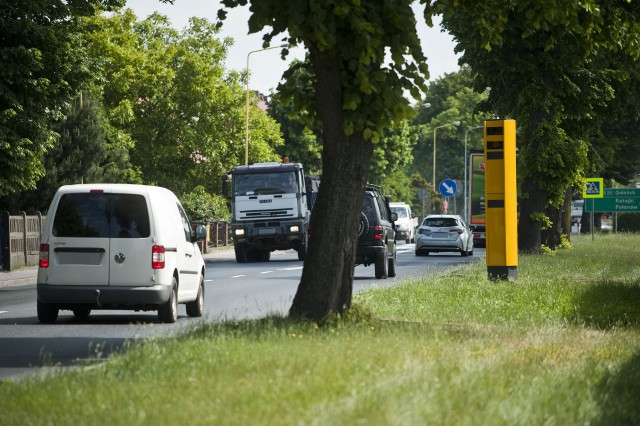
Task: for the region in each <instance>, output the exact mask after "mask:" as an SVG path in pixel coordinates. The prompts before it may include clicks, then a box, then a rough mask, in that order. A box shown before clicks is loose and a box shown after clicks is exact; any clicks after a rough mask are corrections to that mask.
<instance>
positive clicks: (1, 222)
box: [0, 212, 233, 271]
mask: <svg viewBox="0 0 640 426" xmlns="http://www.w3.org/2000/svg"><path fill="white" fill-rule="evenodd" d="M45 219H46V216H43V215H41V214H40V213H38V214H36V215H30V216H27V214H26V213H25V212H21V213H20V214H19V215H15V216H12V215H10V214H9V213H8V212H2V213H1V216H0V243H1V244H0V265H1V266H2V268H1V269H2V270H5V271H11V270H15V269H16V268H20V267H24V266H37V265H38V256H39V254H40V234H41V233H42V228H43V226H44V221H45ZM204 225H208V228H209V229H208V232H207V240H206V241H202V242H201V243H199V245H200V251H202V253H207V252H208V251H209V249H211V248H215V247H223V246H227V245H229V244H233V243H230V238H229V224H228V223H227V222H213V223H209V224H204Z"/></svg>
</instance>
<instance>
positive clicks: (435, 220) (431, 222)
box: [423, 217, 458, 228]
mask: <svg viewBox="0 0 640 426" xmlns="http://www.w3.org/2000/svg"><path fill="white" fill-rule="evenodd" d="M423 225H424V226H432V227H434V228H446V227H451V226H458V223H457V222H456V220H455V219H453V218H450V217H428V218H426V219H425V220H424V224H423Z"/></svg>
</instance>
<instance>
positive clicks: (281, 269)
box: [278, 266, 302, 271]
mask: <svg viewBox="0 0 640 426" xmlns="http://www.w3.org/2000/svg"><path fill="white" fill-rule="evenodd" d="M300 269H302V266H296V267H295V268H280V269H278V271H299V270H300Z"/></svg>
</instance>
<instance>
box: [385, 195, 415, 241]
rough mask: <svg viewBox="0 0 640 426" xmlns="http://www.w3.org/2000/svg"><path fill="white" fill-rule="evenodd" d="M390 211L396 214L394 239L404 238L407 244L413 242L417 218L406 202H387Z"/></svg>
mask: <svg viewBox="0 0 640 426" xmlns="http://www.w3.org/2000/svg"><path fill="white" fill-rule="evenodd" d="M389 208H391V213H395V214H397V215H398V220H396V222H395V223H396V239H397V240H405V242H406V243H407V244H409V243H413V242H415V238H416V228H417V227H418V218H417V217H416V215H415V213H413V212H412V211H411V206H409V204H407V203H389Z"/></svg>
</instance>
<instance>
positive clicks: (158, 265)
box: [151, 246, 164, 269]
mask: <svg viewBox="0 0 640 426" xmlns="http://www.w3.org/2000/svg"><path fill="white" fill-rule="evenodd" d="M151 267H152V268H153V269H164V246H153V247H151Z"/></svg>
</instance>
